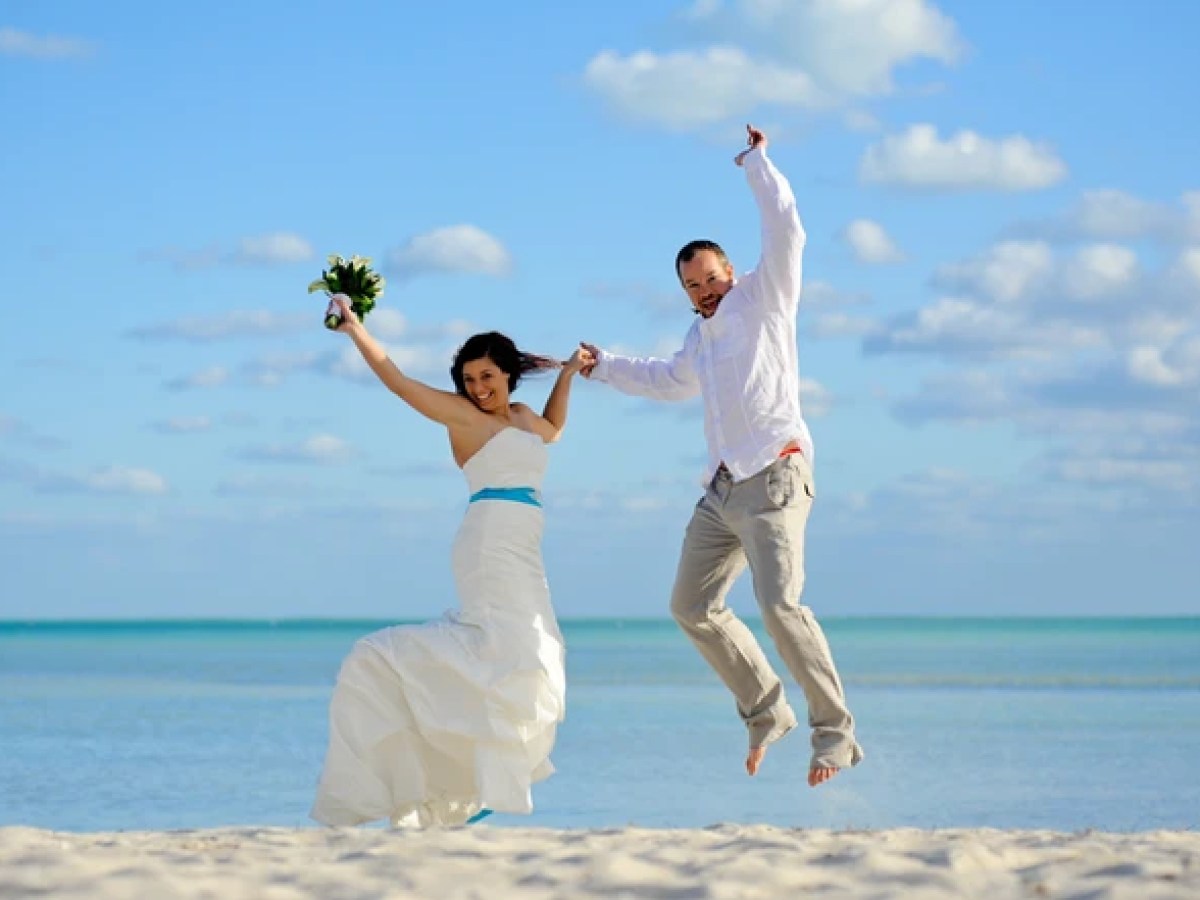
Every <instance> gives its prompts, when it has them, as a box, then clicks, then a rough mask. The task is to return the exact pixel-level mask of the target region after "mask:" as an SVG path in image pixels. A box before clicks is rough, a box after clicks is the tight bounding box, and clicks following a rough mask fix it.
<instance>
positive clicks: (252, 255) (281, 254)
mask: <svg viewBox="0 0 1200 900" xmlns="http://www.w3.org/2000/svg"><path fill="white" fill-rule="evenodd" d="M315 255H316V254H315V252H314V251H313V248H312V244H310V243H309V242H308V241H306V240H305V239H304V238H302V237H300V235H298V234H292V233H290V232H287V231H277V232H274V233H271V234H261V235H258V236H256V237H246V238H242V239H241V240H240V241H239V242H238V248H237V250H236V251H234V254H233V259H234V260H235V261H237V262H239V263H242V264H243V265H264V266H271V265H286V264H288V263H298V262H305V261H307V260H310V259H312V258H313V257H314V256H315Z"/></svg>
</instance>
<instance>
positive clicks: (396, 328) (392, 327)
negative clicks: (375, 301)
mask: <svg viewBox="0 0 1200 900" xmlns="http://www.w3.org/2000/svg"><path fill="white" fill-rule="evenodd" d="M365 323H366V325H367V327H369V328H370V329H371V334H373V335H375V337H377V338H379V340H381V341H394V340H396V339H398V338H400V337H403V336H404V335H406V334H407V333H408V331H409V326H408V319H406V318H405V317H404V313H402V312H400V311H399V310H395V309H380V308H379V307H376V308H375V309H374V310H373V311H372V312H370V313H368V315H367V318H366V320H365Z"/></svg>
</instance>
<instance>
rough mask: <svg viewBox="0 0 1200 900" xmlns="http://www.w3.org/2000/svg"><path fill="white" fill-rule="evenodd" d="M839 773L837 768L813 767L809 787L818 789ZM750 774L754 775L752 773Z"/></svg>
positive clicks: (809, 776)
mask: <svg viewBox="0 0 1200 900" xmlns="http://www.w3.org/2000/svg"><path fill="white" fill-rule="evenodd" d="M746 765H747V767H748V766H749V765H750V762H749V760H747V761H746ZM837 773H838V768H837V767H836V766H813V767H812V768H811V769H809V770H808V786H809V787H816V786H817V785H818V784H824V783H825V782H827V781H828V780H829V779H830V778H832V777H833V776H834V775H836V774H837ZM750 774H754V773H753V772H751V773H750Z"/></svg>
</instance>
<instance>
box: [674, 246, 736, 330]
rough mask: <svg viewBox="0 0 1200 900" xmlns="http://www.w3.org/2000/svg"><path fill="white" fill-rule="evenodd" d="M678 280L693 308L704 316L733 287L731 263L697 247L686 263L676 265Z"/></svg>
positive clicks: (712, 252) (708, 314)
mask: <svg viewBox="0 0 1200 900" xmlns="http://www.w3.org/2000/svg"><path fill="white" fill-rule="evenodd" d="M679 280H680V281H681V282H682V283H683V289H684V290H685V291H687V295H688V299H689V300H691V301H692V307H693V308H694V309H695V310H696V312H698V313H700V315H702V316H704V318H706V319H707V318H709V317H710V316H711V315H712V314H713V313H715V312H716V311H717V307H718V306H720V305H721V300H722V298H723V297H724V296H725V295H726V294H728V293H729V289H730V288H731V287H733V266H732V265H730V264H729V263H728V262H726V261H723V260H722V259H721V257H720V255H719V254H717V252H716V251H715V250H698V251H696V253H695V255H693V256H692V258H691V259H689V260H688V261H687V262H683V263H680V264H679Z"/></svg>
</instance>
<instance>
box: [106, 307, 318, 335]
mask: <svg viewBox="0 0 1200 900" xmlns="http://www.w3.org/2000/svg"><path fill="white" fill-rule="evenodd" d="M319 326H320V316H319V315H318V314H316V313H313V314H309V313H286V314H284V313H276V312H267V311H265V310H230V311H229V312H225V313H221V314H220V315H216V316H189V317H185V318H182V319H176V320H174V321H173V322H163V323H160V324H157V325H143V326H141V327H140V328H134V329H132V330H130V331H129V332H128V334H129V336H130V337H135V338H139V339H141V340H147V341H188V342H191V343H209V342H211V341H222V340H228V339H230V338H240V337H264V336H266V337H273V336H276V335H284V334H294V333H295V332H298V331H311V330H313V329H315V328H317V327H319Z"/></svg>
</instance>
